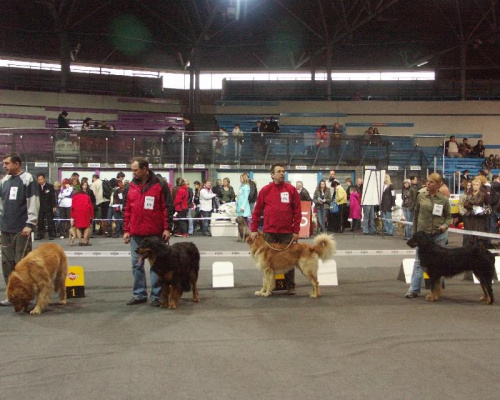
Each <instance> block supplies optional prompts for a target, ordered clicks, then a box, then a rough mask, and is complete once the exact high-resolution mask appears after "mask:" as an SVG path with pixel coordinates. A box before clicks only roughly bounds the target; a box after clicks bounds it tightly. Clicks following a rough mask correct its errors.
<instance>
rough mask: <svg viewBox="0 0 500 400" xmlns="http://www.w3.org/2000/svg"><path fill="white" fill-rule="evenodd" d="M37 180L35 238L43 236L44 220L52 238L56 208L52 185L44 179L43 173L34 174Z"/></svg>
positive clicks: (39, 238) (38, 238) (53, 235)
mask: <svg viewBox="0 0 500 400" xmlns="http://www.w3.org/2000/svg"><path fill="white" fill-rule="evenodd" d="M36 180H37V182H38V193H39V195H40V213H39V214H38V229H37V236H36V239H37V240H42V239H43V237H44V236H45V221H47V226H48V230H49V239H50V240H54V238H55V236H56V229H55V225H54V212H55V211H56V209H57V203H56V198H55V194H54V186H52V184H50V183H49V182H47V181H46V180H45V175H44V174H38V175H37V176H36Z"/></svg>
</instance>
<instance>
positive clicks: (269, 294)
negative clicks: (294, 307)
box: [261, 290, 273, 297]
mask: <svg viewBox="0 0 500 400" xmlns="http://www.w3.org/2000/svg"><path fill="white" fill-rule="evenodd" d="M272 295H273V292H271V291H270V290H268V291H267V292H264V293H262V294H261V296H262V297H269V296H272Z"/></svg>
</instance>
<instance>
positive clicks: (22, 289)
mask: <svg viewBox="0 0 500 400" xmlns="http://www.w3.org/2000/svg"><path fill="white" fill-rule="evenodd" d="M67 275H68V260H67V258H66V254H65V253H64V250H63V248H62V247H61V246H59V245H58V244H55V243H45V244H42V245H40V246H39V247H38V248H37V249H35V250H33V251H31V252H30V253H29V254H28V255H27V256H26V257H24V258H23V259H22V260H21V261H19V262H18V263H17V265H16V268H15V269H14V271H12V273H11V274H10V276H9V281H8V282H7V298H8V299H9V301H10V302H11V303H12V305H13V306H14V309H15V311H16V312H19V311H21V310H24V311H26V312H27V311H28V307H29V304H30V301H31V300H33V299H34V298H35V296H37V300H36V306H35V308H34V309H33V310H31V312H30V314H32V315H35V314H40V313H41V312H42V311H43V310H44V309H45V307H47V305H48V304H49V302H50V294H51V290H52V287H54V292H56V293H57V292H59V295H60V301H59V304H66V276H67Z"/></svg>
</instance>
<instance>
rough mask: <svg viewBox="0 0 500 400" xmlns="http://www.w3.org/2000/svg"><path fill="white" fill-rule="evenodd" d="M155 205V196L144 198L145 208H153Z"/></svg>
mask: <svg viewBox="0 0 500 400" xmlns="http://www.w3.org/2000/svg"><path fill="white" fill-rule="evenodd" d="M154 207H155V198H154V197H153V196H146V198H145V199H144V209H145V210H153V209H154Z"/></svg>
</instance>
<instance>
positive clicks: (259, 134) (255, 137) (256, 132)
mask: <svg viewBox="0 0 500 400" xmlns="http://www.w3.org/2000/svg"><path fill="white" fill-rule="evenodd" d="M261 126H262V123H261V121H257V122H256V123H255V126H254V127H253V128H252V143H253V146H254V153H256V155H258V154H260V153H262V152H263V150H264V148H265V145H266V138H265V136H264V131H263V130H262V128H261Z"/></svg>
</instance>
